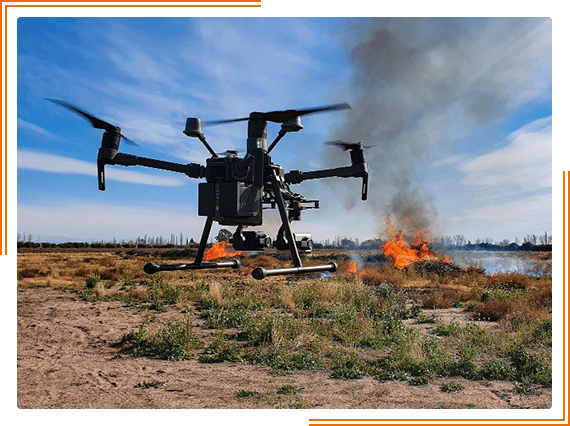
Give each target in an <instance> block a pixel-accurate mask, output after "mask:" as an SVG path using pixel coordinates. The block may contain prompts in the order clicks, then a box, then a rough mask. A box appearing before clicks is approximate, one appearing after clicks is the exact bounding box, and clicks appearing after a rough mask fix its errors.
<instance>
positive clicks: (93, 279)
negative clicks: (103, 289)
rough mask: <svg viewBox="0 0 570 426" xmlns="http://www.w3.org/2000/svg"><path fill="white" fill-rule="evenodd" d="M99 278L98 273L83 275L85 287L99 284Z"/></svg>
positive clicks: (93, 286)
mask: <svg viewBox="0 0 570 426" xmlns="http://www.w3.org/2000/svg"><path fill="white" fill-rule="evenodd" d="M100 280H101V278H100V277H99V275H95V274H93V273H91V274H89V275H87V277H85V287H87V288H88V289H94V288H95V287H96V286H97V284H99V281H100Z"/></svg>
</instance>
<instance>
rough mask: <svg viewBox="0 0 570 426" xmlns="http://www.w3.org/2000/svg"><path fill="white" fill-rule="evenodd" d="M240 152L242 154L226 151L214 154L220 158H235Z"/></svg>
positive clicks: (235, 151)
mask: <svg viewBox="0 0 570 426" xmlns="http://www.w3.org/2000/svg"><path fill="white" fill-rule="evenodd" d="M240 152H243V150H241V149H240V150H233V149H227V150H225V151H224V152H216V154H218V155H219V156H220V157H237V155H238V154H239V153H240Z"/></svg>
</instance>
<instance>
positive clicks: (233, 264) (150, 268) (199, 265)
mask: <svg viewBox="0 0 570 426" xmlns="http://www.w3.org/2000/svg"><path fill="white" fill-rule="evenodd" d="M213 222H214V219H213V218H212V217H211V216H208V219H206V224H205V225H204V231H202V238H201V239H200V245H199V246H198V252H197V253H196V257H195V258H194V262H193V263H179V264H175V265H157V264H156V263H147V264H146V265H144V268H143V269H144V271H145V272H146V273H147V274H154V273H155V272H159V271H181V270H184V269H211V268H239V267H240V266H241V262H240V261H239V260H238V259H232V260H230V261H227V262H206V263H203V262H202V259H204V251H205V250H206V244H207V243H208V237H209V236H210V231H211V230H212V223H213Z"/></svg>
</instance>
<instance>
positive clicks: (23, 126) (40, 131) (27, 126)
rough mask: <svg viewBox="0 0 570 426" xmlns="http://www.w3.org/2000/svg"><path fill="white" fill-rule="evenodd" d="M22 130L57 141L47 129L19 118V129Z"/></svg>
mask: <svg viewBox="0 0 570 426" xmlns="http://www.w3.org/2000/svg"><path fill="white" fill-rule="evenodd" d="M20 128H21V129H23V130H26V131H28V132H33V133H36V134H38V135H40V136H43V137H44V138H48V139H55V136H54V135H53V134H52V133H51V132H49V131H47V130H46V129H44V128H42V127H40V126H37V125H35V124H32V123H28V122H27V121H24V120H22V119H21V118H18V129H20Z"/></svg>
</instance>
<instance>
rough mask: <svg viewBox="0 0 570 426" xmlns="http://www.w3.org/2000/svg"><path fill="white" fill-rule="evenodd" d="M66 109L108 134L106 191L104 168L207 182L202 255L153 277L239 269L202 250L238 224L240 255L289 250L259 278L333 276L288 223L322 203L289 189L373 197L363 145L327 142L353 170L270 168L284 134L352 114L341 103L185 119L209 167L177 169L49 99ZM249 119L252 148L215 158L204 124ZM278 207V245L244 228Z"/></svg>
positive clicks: (148, 268) (149, 268) (152, 268)
mask: <svg viewBox="0 0 570 426" xmlns="http://www.w3.org/2000/svg"><path fill="white" fill-rule="evenodd" d="M47 100H48V101H50V102H53V103H55V104H58V105H60V106H63V107H65V108H67V109H69V110H71V111H73V112H75V113H77V114H79V115H80V116H82V117H83V118H85V119H87V120H88V121H89V122H90V123H91V125H92V126H93V127H94V128H96V129H101V130H104V132H103V139H102V142H101V148H99V151H98V156H97V179H98V184H99V190H101V191H104V190H105V166H107V165H119V166H127V167H128V166H143V167H151V168H155V169H161V170H168V171H172V172H177V173H182V174H185V175H186V176H188V177H189V178H192V179H205V182H201V183H199V184H198V215H199V216H204V217H206V223H205V225H204V230H203V232H202V236H201V239H200V244H199V246H198V251H197V253H196V256H195V258H194V261H193V262H192V263H182V264H163V265H157V264H156V263H147V264H146V265H145V266H144V271H145V272H146V273H148V274H154V273H156V272H159V271H176V270H187V269H210V268H239V267H240V266H241V263H240V261H239V260H238V259H235V258H233V259H231V260H229V261H220V262H204V252H205V250H206V244H207V242H208V238H209V235H210V231H211V229H212V224H213V222H217V223H219V224H220V225H222V226H236V230H235V232H234V233H233V235H232V238H231V240H230V241H231V242H232V244H233V247H234V249H235V250H240V251H263V250H265V249H268V248H272V247H273V248H276V249H277V250H287V249H288V250H289V251H290V252H291V258H292V263H293V267H291V268H278V269H266V268H263V267H257V268H255V269H254V270H253V271H252V276H253V277H254V278H255V279H258V280H262V279H264V278H265V277H268V276H273V275H287V274H300V273H309V272H336V271H337V270H338V265H337V264H336V263H335V262H330V263H328V264H326V265H311V266H303V264H302V261H301V256H300V253H310V252H311V251H312V250H313V240H312V237H311V234H300V233H297V234H295V233H293V231H292V229H291V222H293V221H299V220H301V212H302V211H303V210H307V209H318V208H319V200H308V199H306V198H305V197H304V196H302V195H301V194H298V193H295V192H292V191H291V186H292V185H296V184H299V183H301V182H304V181H306V180H310V179H322V178H328V177H343V178H348V177H355V178H362V193H361V198H362V200H363V201H365V200H366V199H367V194H368V164H367V163H366V161H365V159H364V149H365V148H369V147H368V146H363V145H362V143H361V142H356V143H350V142H344V141H332V142H328V144H330V145H334V146H337V147H339V148H341V149H342V150H344V151H349V152H350V160H351V165H350V166H345V167H337V168H333V169H324V170H316V171H308V172H303V171H299V170H291V171H290V172H288V173H285V171H284V169H283V167H281V166H280V165H278V164H275V163H273V161H272V159H271V156H270V155H269V154H270V153H271V151H272V150H273V149H274V148H275V146H276V145H277V143H278V142H279V141H280V140H281V139H282V138H283V136H285V135H286V134H287V133H295V132H298V131H300V130H302V129H303V125H302V124H301V117H303V116H306V115H309V114H316V113H323V112H329V111H338V110H346V109H350V105H348V104H347V103H339V104H333V105H327V106H321V107H316V108H304V109H288V110H281V111H270V112H251V113H250V114H249V116H247V117H242V118H234V119H229V120H216V121H204V122H202V121H201V120H200V119H199V118H187V119H186V125H185V128H184V130H183V133H184V134H185V135H186V136H188V137H191V138H197V139H199V140H200V142H202V144H203V145H204V147H205V148H206V149H207V150H208V151H209V153H210V154H211V157H210V158H208V159H207V160H206V165H201V164H196V163H190V164H179V163H172V162H168V161H162V160H156V159H152V158H146V157H138V156H135V155H131V154H125V153H122V152H119V145H120V143H121V139H123V140H124V141H125V142H126V143H129V144H132V145H137V144H136V143H135V142H133V141H132V140H130V139H128V138H127V137H125V136H124V135H123V134H122V133H121V128H120V127H116V126H114V125H112V124H109V123H107V122H106V121H103V120H101V119H99V118H97V117H94V116H93V115H91V114H89V113H87V112H85V111H84V110H82V109H80V108H77V107H76V106H73V105H71V104H69V103H67V102H65V101H62V100H58V99H47ZM239 121H247V123H248V130H247V149H246V151H245V155H244V156H243V157H240V156H239V151H233V150H228V151H226V152H224V153H216V152H215V151H214V150H213V149H212V147H211V146H210V144H209V143H208V142H207V141H206V137H205V135H204V133H203V132H202V126H214V125H220V124H226V123H234V122H239ZM268 122H271V123H278V124H281V129H280V130H279V133H278V135H277V137H276V138H275V140H274V141H273V142H272V143H271V144H270V145H268V143H267V127H268V124H267V123H268ZM275 208H277V209H278V210H279V215H280V217H281V222H282V224H281V227H280V228H279V230H278V232H277V236H276V238H275V240H274V241H273V244H272V241H271V238H270V237H269V236H267V234H266V233H265V232H263V231H255V230H247V229H245V228H247V227H249V226H260V225H262V224H263V210H265V209H275Z"/></svg>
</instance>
